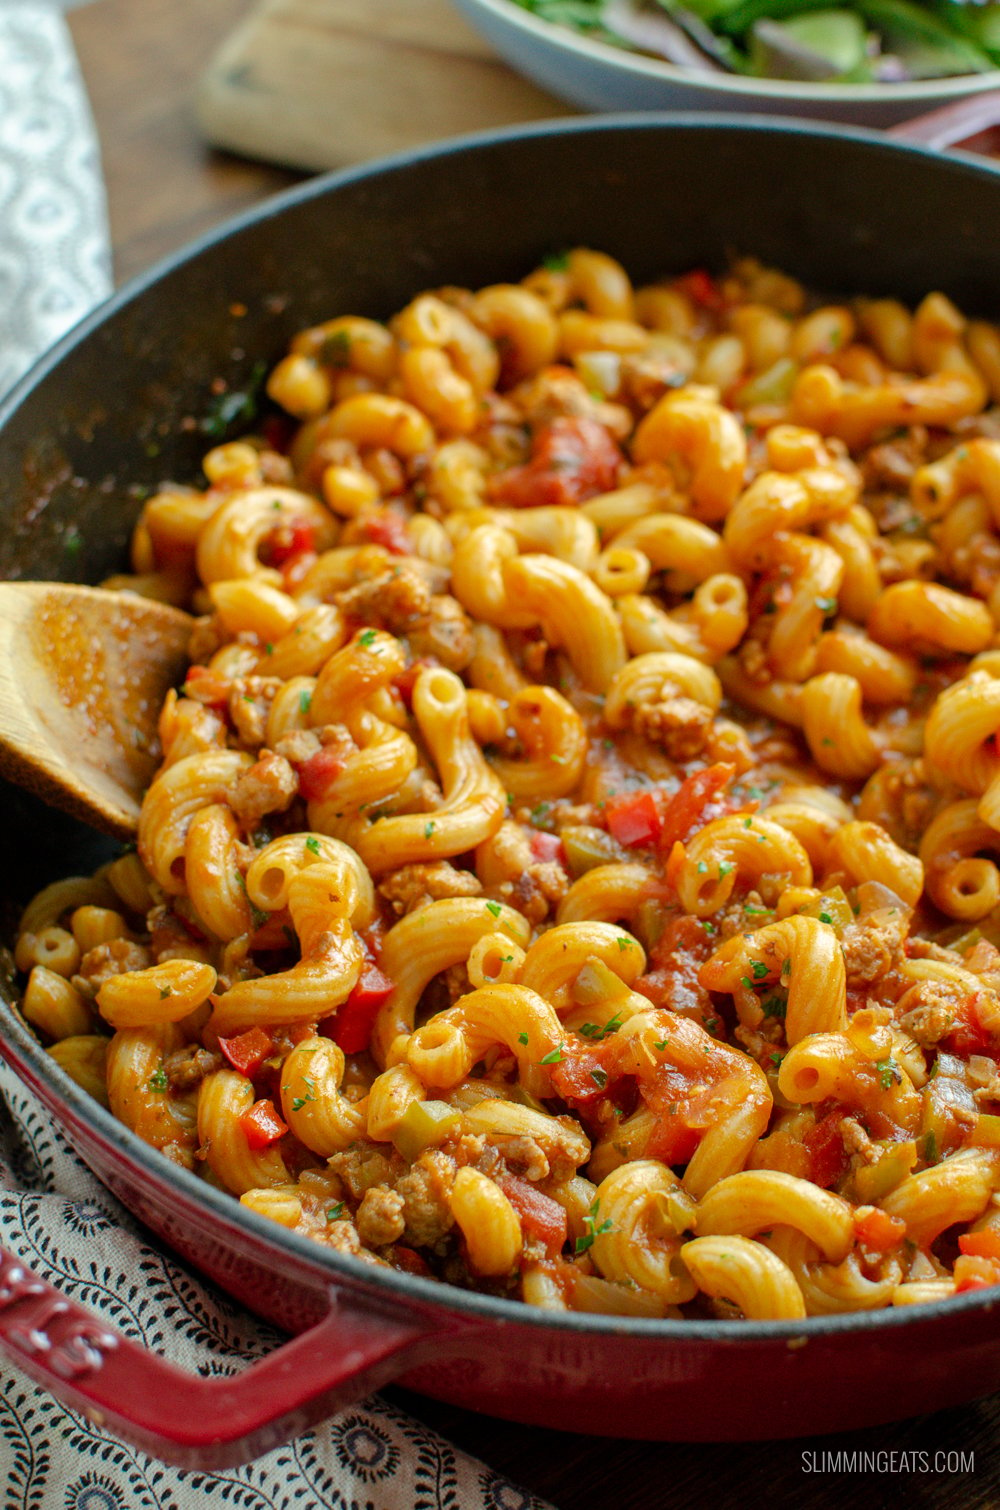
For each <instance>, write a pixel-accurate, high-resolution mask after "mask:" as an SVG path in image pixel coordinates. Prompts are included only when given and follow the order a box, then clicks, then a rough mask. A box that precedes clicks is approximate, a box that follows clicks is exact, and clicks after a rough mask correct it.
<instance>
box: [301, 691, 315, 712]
mask: <svg viewBox="0 0 1000 1510" xmlns="http://www.w3.org/2000/svg"><path fill="white" fill-rule="evenodd" d="M312 700H313V695H312V693H311V692H300V693H299V712H300V713H308V712H309V709H310V708H311V707H312Z"/></svg>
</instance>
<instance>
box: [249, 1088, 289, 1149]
mask: <svg viewBox="0 0 1000 1510" xmlns="http://www.w3.org/2000/svg"><path fill="white" fill-rule="evenodd" d="M240 1126H241V1127H242V1129H243V1131H244V1133H245V1135H246V1140H247V1143H248V1145H249V1146H250V1148H252V1149H253V1150H254V1151H255V1152H258V1151H259V1150H260V1149H262V1148H270V1146H271V1144H272V1143H277V1141H278V1139H279V1138H283V1137H284V1136H285V1133H286V1132H287V1131H288V1127H287V1125H286V1124H285V1123H284V1122H283V1121H282V1120H281V1118H280V1116H279V1115H278V1113H277V1111H276V1110H275V1105H274V1102H273V1101H269V1100H264V1101H255V1102H254V1104H253V1106H251V1108H250V1110H249V1111H246V1112H244V1113H243V1115H242V1117H241V1118H240Z"/></svg>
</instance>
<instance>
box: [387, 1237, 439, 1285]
mask: <svg viewBox="0 0 1000 1510" xmlns="http://www.w3.org/2000/svg"><path fill="white" fill-rule="evenodd" d="M392 1266H393V1268H394V1269H401V1270H402V1271H403V1273H404V1274H421V1275H423V1277H424V1278H425V1279H426V1278H427V1277H429V1275H430V1274H431V1273H432V1270H431V1267H430V1264H428V1263H427V1262H426V1261H425V1260H424V1259H423V1258H421V1256H420V1254H419V1253H417V1252H416V1251H415V1250H414V1249H413V1248H404V1247H403V1246H402V1245H401V1244H399V1243H397V1244H396V1246H395V1248H393V1250H392Z"/></svg>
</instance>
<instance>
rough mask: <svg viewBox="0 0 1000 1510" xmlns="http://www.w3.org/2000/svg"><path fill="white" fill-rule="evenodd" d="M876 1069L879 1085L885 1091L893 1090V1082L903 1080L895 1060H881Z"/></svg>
mask: <svg viewBox="0 0 1000 1510" xmlns="http://www.w3.org/2000/svg"><path fill="white" fill-rule="evenodd" d="M875 1068H876V1070H877V1071H878V1083H879V1085H880V1086H881V1087H882V1089H883V1090H884V1091H888V1090H891V1089H892V1084H893V1081H894V1080H899V1079H900V1078H901V1077H900V1073H899V1070H898V1068H897V1066H896V1061H895V1060H894V1059H879V1060H878V1061H877V1063H876V1065H875Z"/></svg>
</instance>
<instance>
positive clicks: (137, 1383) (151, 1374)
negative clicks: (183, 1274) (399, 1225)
mask: <svg viewBox="0 0 1000 1510" xmlns="http://www.w3.org/2000/svg"><path fill="white" fill-rule="evenodd" d="M434 1335H435V1330H434V1327H433V1325H432V1324H431V1323H429V1322H428V1321H427V1320H426V1319H422V1318H420V1317H419V1316H418V1317H416V1318H415V1319H414V1320H413V1321H412V1322H410V1321H404V1320H402V1319H400V1318H399V1317H396V1316H391V1317H390V1316H388V1315H386V1314H385V1313H384V1312H381V1311H378V1310H377V1309H375V1307H371V1308H367V1307H365V1306H364V1304H363V1303H362V1302H359V1301H357V1300H356V1299H354V1298H353V1297H346V1296H345V1295H343V1294H342V1293H341V1292H339V1291H336V1290H334V1289H333V1288H332V1287H331V1290H330V1309H329V1311H328V1312H327V1313H326V1315H325V1316H324V1317H323V1318H322V1320H321V1321H319V1322H318V1323H317V1324H316V1325H315V1326H313V1327H311V1328H310V1329H309V1330H308V1331H306V1332H303V1333H301V1334H300V1335H299V1336H297V1337H293V1338H291V1339H290V1340H289V1341H288V1342H284V1343H282V1345H281V1346H280V1347H278V1348H275V1350H274V1351H273V1352H271V1353H269V1354H268V1355H267V1357H265V1358H261V1359H260V1360H259V1361H258V1362H256V1363H252V1364H250V1365H249V1367H247V1368H245V1369H243V1370H242V1372H241V1373H238V1374H230V1375H212V1376H208V1377H206V1376H204V1375H201V1374H195V1373H190V1372H188V1370H186V1369H181V1368H178V1367H177V1366H176V1365H175V1364H173V1363H169V1362H168V1361H167V1360H166V1359H165V1358H161V1357H160V1356H159V1355H158V1354H156V1353H151V1352H148V1351H147V1350H146V1349H145V1348H144V1347H143V1346H142V1345H141V1344H140V1343H137V1342H133V1341H132V1340H131V1339H129V1338H127V1337H124V1336H123V1335H122V1334H121V1333H120V1332H116V1331H114V1330H112V1329H111V1328H110V1327H108V1326H106V1325H105V1324H104V1322H103V1321H101V1320H100V1318H98V1317H96V1316H93V1315H92V1314H91V1313H90V1312H89V1311H87V1310H86V1309H85V1308H84V1307H83V1306H80V1305H77V1304H76V1302H75V1301H72V1300H67V1299H66V1298H65V1296H63V1295H61V1294H60V1292H59V1291H58V1290H57V1289H55V1288H54V1287H53V1286H52V1285H50V1284H48V1283H47V1282H46V1281H45V1280H43V1279H40V1278H39V1277H38V1276H37V1275H36V1274H33V1273H32V1271H31V1270H30V1269H28V1268H26V1267H25V1265H24V1264H22V1263H21V1262H20V1260H18V1259H16V1258H14V1257H13V1255H11V1254H10V1253H7V1252H5V1251H4V1250H3V1249H2V1248H0V1352H3V1353H5V1354H6V1355H7V1357H8V1358H9V1359H11V1361H12V1362H14V1363H16V1364H18V1365H19V1367H21V1368H22V1369H23V1370H24V1371H25V1373H27V1374H29V1375H30V1376H31V1377H32V1378H33V1379H34V1380H35V1381H36V1382H37V1383H39V1384H41V1385H43V1386H44V1387H45V1388H46V1389H48V1390H50V1391H51V1393H52V1394H54V1395H56V1396H57V1397H58V1398H59V1399H61V1400H63V1401H64V1402H65V1403H66V1404H68V1405H71V1406H72V1407H74V1408H75V1409H77V1410H80V1411H82V1412H83V1413H84V1414H85V1415H86V1416H87V1417H88V1419H89V1420H91V1421H93V1422H94V1423H95V1424H98V1425H102V1426H104V1425H106V1426H109V1427H110V1428H111V1429H112V1430H113V1431H115V1432H116V1433H118V1434H120V1435H121V1436H122V1437H124V1438H126V1439H127V1440H128V1441H131V1442H134V1443H135V1444H136V1445H138V1446H139V1447H142V1448H144V1449H145V1450H146V1451H148V1452H150V1453H151V1454H152V1455H153V1456H154V1457H158V1458H160V1459H161V1460H163V1461H165V1462H169V1463H172V1464H174V1465H175V1466H177V1467H182V1468H201V1469H211V1468H220V1467H229V1466H232V1465H234V1464H236V1463H241V1462H246V1461H248V1460H249V1459H250V1458H254V1457H258V1456H259V1455H260V1454H261V1453H263V1452H267V1451H268V1450H269V1449H270V1448H272V1447H276V1446H278V1445H279V1444H280V1443H282V1442H286V1441H288V1440H289V1439H290V1438H292V1437H295V1436H298V1435H299V1434H300V1433H301V1432H303V1431H305V1430H306V1429H307V1428H308V1427H309V1426H312V1425H314V1424H316V1423H317V1422H318V1421H320V1420H322V1419H324V1418H325V1417H326V1416H328V1415H331V1414H333V1413H334V1412H336V1411H337V1410H340V1409H341V1408H342V1407H343V1406H345V1405H348V1404H351V1403H352V1402H354V1401H356V1400H360V1399H362V1398H363V1397H364V1396H365V1395H367V1394H370V1393H371V1391H372V1390H375V1389H379V1388H381V1386H382V1385H384V1384H386V1383H388V1382H389V1381H390V1380H391V1379H393V1378H395V1377H396V1376H397V1375H399V1374H400V1373H402V1372H403V1371H404V1370H405V1369H406V1368H407V1367H409V1366H410V1364H411V1362H412V1361H413V1359H412V1355H413V1353H414V1352H415V1350H416V1348H417V1346H418V1344H420V1343H421V1342H426V1341H427V1340H429V1339H430V1338H431V1337H433V1336H434Z"/></svg>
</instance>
